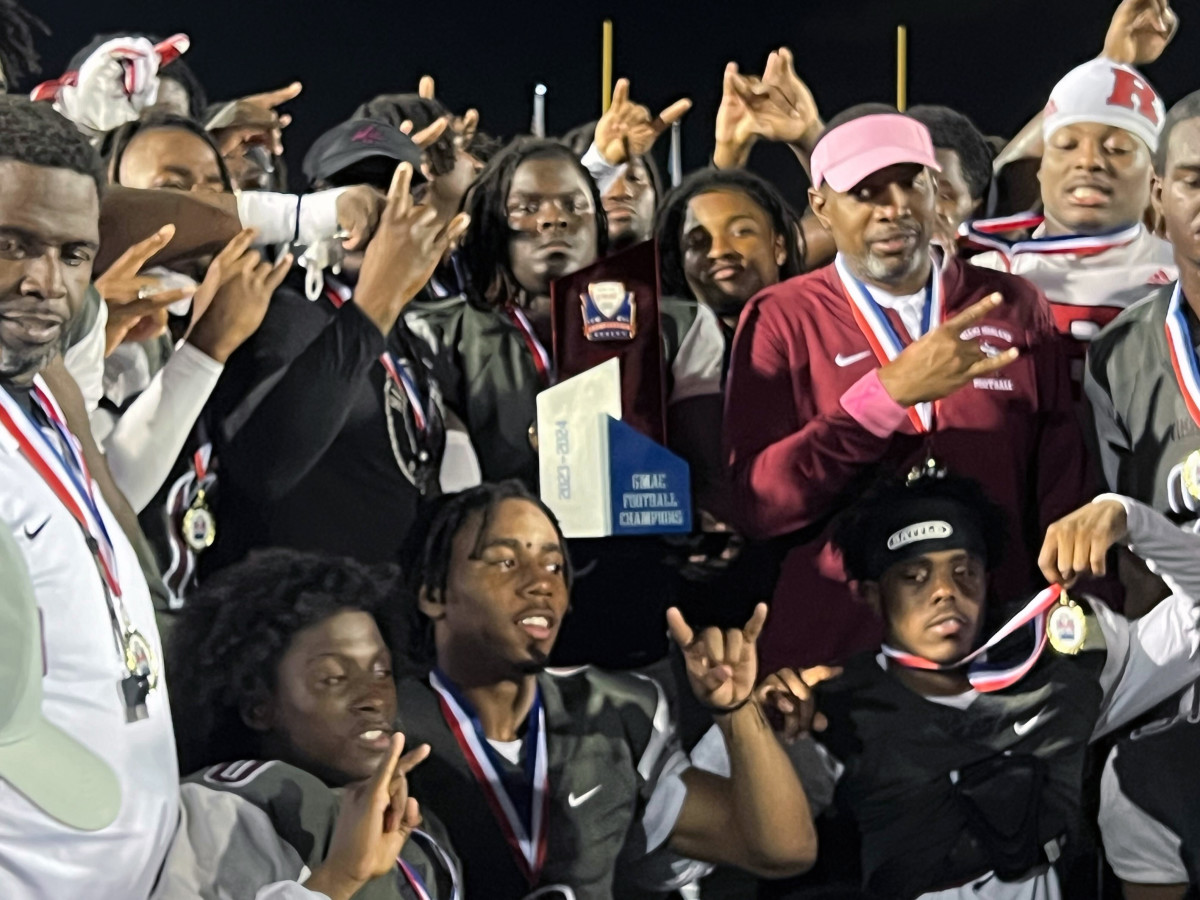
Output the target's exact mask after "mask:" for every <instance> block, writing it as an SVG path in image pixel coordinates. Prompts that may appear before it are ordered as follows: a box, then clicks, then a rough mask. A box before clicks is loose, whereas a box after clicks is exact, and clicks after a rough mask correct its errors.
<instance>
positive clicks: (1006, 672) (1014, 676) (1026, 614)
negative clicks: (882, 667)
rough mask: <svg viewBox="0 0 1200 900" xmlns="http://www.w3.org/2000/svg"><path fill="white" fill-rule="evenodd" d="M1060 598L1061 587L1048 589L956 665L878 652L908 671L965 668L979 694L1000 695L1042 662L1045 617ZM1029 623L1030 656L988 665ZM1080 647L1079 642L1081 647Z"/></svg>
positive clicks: (901, 653)
mask: <svg viewBox="0 0 1200 900" xmlns="http://www.w3.org/2000/svg"><path fill="white" fill-rule="evenodd" d="M1063 596H1065V594H1064V592H1063V589H1062V586H1061V585H1057V584H1052V585H1050V587H1048V588H1046V589H1045V590H1044V591H1042V592H1041V593H1039V594H1038V595H1037V596H1036V597H1034V598H1033V599H1032V600H1030V601H1029V602H1028V603H1026V604H1025V607H1024V608H1023V609H1022V610H1021V611H1020V612H1019V613H1017V614H1016V615H1015V616H1013V617H1012V618H1011V619H1009V620H1008V622H1007V623H1005V624H1004V626H1003V627H1002V628H1001V629H1000V630H999V631H997V632H996V633H995V634H994V635H992V636H991V637H990V638H989V639H988V641H987V643H985V644H984V645H983V646H982V647H980V648H979V649H978V650H975V651H973V652H972V653H968V654H967V655H966V656H964V657H963V658H962V659H960V660H958V661H957V662H952V663H936V662H934V661H933V660H930V659H926V658H925V657H923V656H917V655H916V654H915V653H909V652H907V651H905V650H897V649H896V648H895V647H890V646H888V645H887V644H884V645H883V647H881V648H880V649H881V650H882V651H883V655H884V656H886V657H888V658H889V659H894V660H895V661H896V662H897V663H899V664H900V665H902V666H905V667H907V668H909V669H924V670H926V671H933V672H946V671H949V670H951V669H961V668H962V667H964V666H966V667H967V680H968V681H969V682H970V683H971V687H973V688H974V689H975V690H977V691H979V693H981V694H986V693H990V692H992V691H1000V690H1003V689H1004V688H1006V687H1009V686H1011V685H1014V684H1016V683H1017V682H1018V681H1020V680H1021V679H1022V678H1024V677H1025V676H1026V675H1027V674H1028V673H1029V670H1030V669H1032V668H1033V667H1034V665H1036V664H1037V661H1038V659H1039V658H1041V655H1042V651H1043V650H1044V649H1045V648H1046V622H1047V619H1048V618H1049V616H1047V615H1045V612H1046V610H1048V609H1050V607H1052V606H1054V604H1055V603H1056V602H1059V601H1060V598H1062V597H1063ZM1074 605H1075V604H1073V603H1072V604H1071V606H1074ZM1030 623H1032V624H1033V652H1032V653H1031V654H1030V655H1029V656H1028V658H1026V659H1024V660H1022V661H1020V662H1018V663H1016V664H1015V665H1009V666H996V665H993V664H990V663H988V661H987V653H988V651H989V650H991V649H992V648H993V647H995V646H996V645H997V644H999V643H1000V642H1001V641H1003V640H1004V639H1005V638H1006V637H1008V636H1009V635H1010V634H1012V633H1013V632H1015V631H1016V630H1017V629H1018V628H1021V627H1022V626H1024V625H1028V624H1030ZM1082 643H1083V641H1082V639H1081V640H1080V644H1082ZM1076 649H1078V648H1076Z"/></svg>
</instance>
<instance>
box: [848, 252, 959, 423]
mask: <svg viewBox="0 0 1200 900" xmlns="http://www.w3.org/2000/svg"><path fill="white" fill-rule="evenodd" d="M834 264H835V266H836V267H837V273H838V277H840V278H841V280H842V288H843V289H844V290H845V292H846V296H847V298H848V299H849V300H850V312H852V313H853V314H854V321H855V322H856V323H857V324H858V328H859V330H860V331H861V332H862V333H863V336H864V337H865V338H866V339H867V343H868V344H869V345H870V347H871V350H872V351H873V352H874V353H875V358H876V359H877V360H878V361H879V364H880V365H881V366H882V365H886V364H887V363H890V362H891V361H892V360H894V359H895V358H896V357H897V356H899V355H900V351H902V350H903V349H904V348H905V347H906V346H907V345H908V342H907V341H902V340H901V339H900V335H898V334H897V333H896V329H895V328H893V327H892V323H891V320H890V319H888V317H887V313H885V312H884V310H883V308H882V307H881V306H880V305H879V304H878V303H877V302H876V300H875V298H874V297H872V296H871V292H870V290H868V289H867V286H866V285H864V284H863V283H862V282H861V281H859V280H858V279H857V278H855V277H854V276H853V275H851V274H850V270H849V269H848V268H847V267H846V262H845V260H844V259H843V258H842V255H841V254H840V253H839V254H838V255H837V258H836V259H835V260H834ZM943 305H944V304H943V299H942V279H941V275H940V273H939V271H938V266H937V261H936V260H934V265H933V267H932V272H931V273H930V276H929V284H927V285H926V286H925V307H924V309H923V310H922V312H921V334H920V335H919V337H920V336H924V335H926V334H928V333H929V329H930V327H931V326H933V325H934V323H937V324H938V325H941V324H942V314H943V311H944V310H943ZM906 412H907V413H908V418H909V421H911V422H912V424H913V428H915V429H916V430H917V433H918V434H928V433H929V432H931V431H933V404H932V403H918V404H917V405H916V406H910V407H909V408H908V409H907V410H906Z"/></svg>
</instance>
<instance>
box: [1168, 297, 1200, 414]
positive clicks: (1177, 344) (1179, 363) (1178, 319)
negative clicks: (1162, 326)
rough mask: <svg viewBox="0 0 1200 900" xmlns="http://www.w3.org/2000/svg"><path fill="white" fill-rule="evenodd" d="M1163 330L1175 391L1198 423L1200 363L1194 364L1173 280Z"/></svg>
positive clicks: (1194, 352) (1192, 352) (1186, 325)
mask: <svg viewBox="0 0 1200 900" xmlns="http://www.w3.org/2000/svg"><path fill="white" fill-rule="evenodd" d="M1166 330H1167V349H1168V350H1169V351H1170V354H1171V368H1172V369H1174V370H1175V383H1176V384H1178V385H1179V392H1180V393H1181V394H1183V402H1184V405H1185V406H1187V409H1188V412H1189V413H1191V415H1192V421H1194V422H1195V423H1196V424H1197V425H1200V366H1198V365H1197V363H1196V351H1195V350H1194V349H1193V345H1192V336H1191V330H1190V329H1189V328H1188V321H1187V312H1186V310H1185V309H1184V304H1183V288H1182V286H1181V285H1180V284H1179V283H1176V285H1175V293H1173V294H1172V295H1171V303H1170V305H1169V306H1167V321H1166Z"/></svg>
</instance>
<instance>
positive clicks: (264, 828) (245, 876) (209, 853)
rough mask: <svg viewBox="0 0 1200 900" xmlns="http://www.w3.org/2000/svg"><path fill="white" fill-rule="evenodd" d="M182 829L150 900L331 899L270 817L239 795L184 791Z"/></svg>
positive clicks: (181, 794)
mask: <svg viewBox="0 0 1200 900" xmlns="http://www.w3.org/2000/svg"><path fill="white" fill-rule="evenodd" d="M179 799H180V804H179V809H180V815H179V827H178V828H177V829H176V831H175V836H174V838H173V839H172V841H171V846H170V849H169V850H168V851H167V858H166V860H165V861H164V862H163V866H162V870H161V873H160V874H159V877H158V883H157V884H156V885H155V886H154V892H153V893H152V894H151V897H150V900H196V898H198V897H204V898H211V900H248V898H251V897H252V898H254V900H329V898H328V897H327V895H325V894H322V893H320V892H318V891H310V890H309V889H308V888H306V887H304V886H303V884H302V882H303V881H304V880H305V879H307V878H308V877H309V875H310V874H311V873H310V872H309V870H308V867H307V866H305V865H304V862H303V860H301V859H300V855H299V854H298V853H297V852H296V850H295V848H293V847H292V846H291V845H290V844H288V843H287V842H286V841H285V840H283V838H281V837H280V836H279V835H278V834H277V833H276V831H275V826H274V825H273V824H272V822H271V818H270V816H268V815H267V813H265V812H264V811H263V810H261V809H259V808H258V807H257V806H255V805H254V804H253V803H250V802H249V801H248V800H246V799H244V798H243V797H240V796H238V795H237V794H233V793H229V792H226V791H215V790H212V789H210V788H206V787H204V786H203V785H198V784H184V785H182V786H181V787H180V790H179Z"/></svg>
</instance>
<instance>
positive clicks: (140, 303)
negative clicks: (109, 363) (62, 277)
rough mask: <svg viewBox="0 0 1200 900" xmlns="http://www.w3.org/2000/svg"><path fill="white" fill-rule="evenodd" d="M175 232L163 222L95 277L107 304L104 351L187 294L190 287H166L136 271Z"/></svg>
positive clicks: (169, 240)
mask: <svg viewBox="0 0 1200 900" xmlns="http://www.w3.org/2000/svg"><path fill="white" fill-rule="evenodd" d="M174 236H175V226H174V225H164V226H163V227H162V228H160V229H158V231H156V232H154V234H152V235H150V237H148V238H146V239H145V240H142V241H138V242H137V243H136V244H134V245H133V246H132V247H130V248H129V249H128V250H126V251H125V252H124V253H122V254H121V255H120V256H119V257H117V261H116V262H114V263H113V264H112V265H111V266H109V267H108V269H107V270H106V271H105V273H104V274H103V275H101V276H100V277H99V278H97V279H96V281H95V285H96V290H97V291H98V292H99V294H100V296H101V297H102V298H103V299H104V303H105V305H106V306H107V307H108V324H107V325H106V326H105V335H104V352H105V355H108V354H109V353H112V352H113V350H115V349H116V348H117V345H118V344H120V343H121V342H122V341H124V340H125V339H126V338H128V337H129V333H130V331H131V330H132V329H133V328H134V326H136V325H137V324H138V323H139V321H141V320H142V319H143V318H144V317H146V316H151V315H153V314H154V313H156V312H158V311H159V310H165V309H166V308H167V307H168V306H170V305H171V304H172V303H176V302H178V301H180V300H182V299H184V298H185V297H187V296H188V294H189V293H190V291H187V290H184V289H178V288H169V287H166V286H165V285H163V283H162V281H161V280H160V279H158V278H156V277H154V276H153V275H139V274H138V273H139V272H140V271H141V270H142V267H143V266H145V265H146V263H147V262H148V261H149V260H150V259H151V258H152V257H153V256H154V255H155V254H156V253H158V252H159V251H160V250H162V249H163V248H164V247H165V246H167V244H169V243H170V242H171V238H172V237H174Z"/></svg>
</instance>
